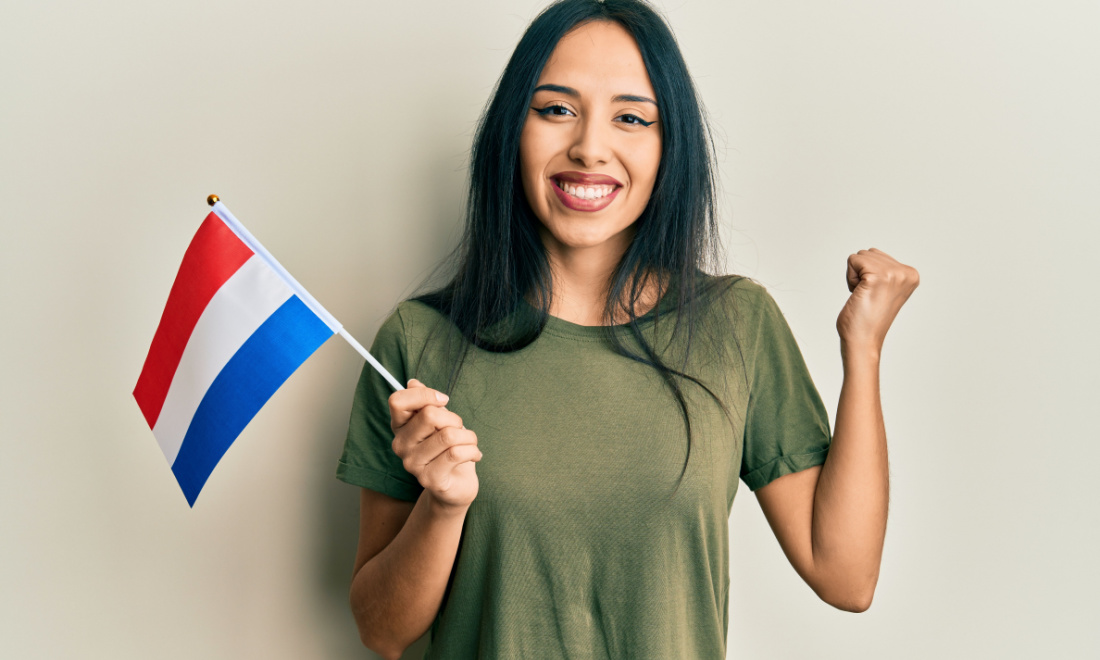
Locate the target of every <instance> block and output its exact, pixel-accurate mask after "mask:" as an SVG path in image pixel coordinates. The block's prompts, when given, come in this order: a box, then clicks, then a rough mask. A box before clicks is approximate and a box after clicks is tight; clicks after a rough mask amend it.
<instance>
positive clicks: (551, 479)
mask: <svg viewBox="0 0 1100 660" xmlns="http://www.w3.org/2000/svg"><path fill="white" fill-rule="evenodd" d="M706 282H707V285H708V288H709V293H707V294H706V295H704V296H703V298H702V301H701V302H702V305H701V310H702V312H701V315H700V320H701V323H700V328H701V330H700V332H698V333H697V334H696V336H695V337H694V338H693V339H692V342H691V350H690V351H689V359H688V361H687V362H686V367H687V368H686V372H687V373H689V374H690V375H692V376H694V377H696V378H698V379H699V380H701V381H702V382H703V383H704V384H706V385H707V387H708V388H710V390H711V391H712V392H713V393H714V394H715V395H717V397H718V398H719V399H720V400H721V402H722V404H724V406H725V408H726V411H725V412H724V411H723V409H722V407H721V406H720V405H718V404H717V403H716V402H715V400H714V398H712V397H711V396H710V395H709V394H707V393H706V392H705V391H704V390H703V389H702V388H700V387H698V386H696V385H694V384H692V383H691V382H688V381H684V380H681V383H682V384H683V391H684V396H685V398H686V400H687V403H688V406H689V410H690V411H691V414H690V420H691V451H690V462H689V464H688V468H687V471H686V473H685V474H684V477H683V480H682V482H681V483H680V484H679V488H678V490H676V492H675V494H674V495H673V490H674V488H675V487H676V485H677V481H678V479H679V477H680V473H681V469H682V467H683V465H684V461H685V458H686V457H687V450H688V435H687V431H686V427H685V424H684V418H683V415H682V413H681V409H680V406H679V404H678V403H677V400H676V398H675V396H674V395H673V394H672V391H671V389H670V388H669V387H668V385H667V384H666V383H665V381H664V380H663V378H662V377H661V375H660V374H659V373H658V372H657V371H655V370H654V369H653V368H652V367H649V366H646V365H644V364H640V363H638V362H635V361H632V360H630V359H628V358H626V357H623V356H621V355H618V354H616V353H615V352H614V351H613V350H612V349H611V348H610V343H609V341H608V340H607V338H606V333H607V332H608V331H609V329H608V328H601V327H587V326H580V325H575V324H573V323H569V322H567V321H564V320H561V319H557V318H551V319H550V321H549V323H548V325H547V326H546V328H545V330H544V331H543V333H542V335H541V336H540V337H539V338H538V339H537V340H536V341H535V342H534V343H532V344H531V345H529V346H527V347H526V348H524V349H522V350H519V351H516V352H513V353H509V354H494V353H488V352H485V351H480V350H474V351H472V352H471V353H470V355H469V357H467V359H466V362H465V364H464V366H463V368H462V370H461V371H460V375H459V379H458V381H457V383H456V385H455V386H454V387H453V388H450V390H449V391H448V394H449V395H450V403H449V405H448V407H449V408H450V409H451V410H453V411H454V412H455V413H457V414H458V415H459V416H461V417H462V419H463V422H464V423H465V426H466V427H467V428H469V429H472V430H474V431H475V432H476V433H477V437H478V446H479V448H480V449H481V451H482V453H483V458H482V460H481V461H480V462H479V463H478V464H477V475H478V479H479V484H480V490H479V493H478V496H477V498H476V499H475V500H474V502H473V503H472V505H471V506H470V509H469V511H468V513H467V516H466V521H465V525H464V528H463V536H462V541H461V544H460V546H459V551H458V556H457V558H456V565H455V570H454V572H453V573H452V576H451V582H450V584H449V585H448V590H447V593H446V595H445V597H444V601H443V606H442V608H441V609H440V613H439V615H438V616H437V617H436V620H435V622H434V623H433V625H432V628H431V636H432V639H431V644H430V646H429V649H428V651H427V653H426V655H425V657H426V658H447V659H448V660H454V659H464V658H507V659H509V660H511V659H514V658H525V659H531V660H539V659H543V658H545V659H548V660H550V659H559V658H584V659H586V660H587V659H589V658H630V659H633V660H645V659H649V658H652V659H654V660H657V659H659V660H669V659H671V658H725V657H726V631H727V629H728V587H729V529H728V523H729V515H730V507H731V506H732V504H733V497H734V494H735V493H736V491H737V485H738V480H739V479H742V480H744V481H745V483H746V484H747V485H748V486H749V488H751V489H757V488H760V487H761V486H764V485H765V484H767V483H768V482H770V481H772V480H773V479H777V478H779V477H781V476H783V475H785V474H789V473H791V472H795V471H798V470H802V469H805V468H808V467H811V466H814V465H819V464H821V463H822V462H824V460H825V456H826V454H827V451H828V447H829V443H830V440H831V432H830V426H829V420H828V415H827V413H826V410H825V407H824V406H823V405H822V402H821V398H820V396H819V395H818V393H817V390H816V389H815V387H814V385H813V382H812V381H811V379H810V375H809V373H808V372H807V369H806V365H805V362H804V360H803V358H802V354H801V352H800V351H799V349H798V346H797V344H796V343H795V339H794V337H793V335H792V334H791V331H790V328H789V327H788V325H787V323H786V320H785V319H784V318H783V315H782V313H781V312H780V310H779V308H778V307H777V306H776V304H775V301H774V300H773V299H772V297H771V296H770V295H769V294H768V293H767V291H766V290H765V289H764V288H763V287H762V286H760V285H759V284H757V283H756V282H754V281H752V280H749V279H745V278H734V277H726V278H707V279H706ZM668 298H669V296H666V300H665V301H663V302H662V305H661V306H660V307H659V309H666V310H667V307H668V305H667V301H668ZM674 321H675V319H674V317H673V316H671V315H670V314H668V313H667V312H666V313H665V314H663V315H660V316H657V317H656V318H655V317H654V316H653V315H647V316H646V317H643V320H642V327H643V333H644V335H645V336H646V337H647V338H649V339H651V340H653V341H654V342H655V345H656V346H658V347H659V349H660V350H661V351H662V355H663V356H664V358H665V359H666V360H667V361H668V363H669V364H671V365H672V366H677V367H683V366H684V365H685V363H684V361H683V356H684V346H685V344H686V341H685V339H684V336H683V334H684V333H683V332H682V331H681V332H680V333H677V334H676V335H675V336H674V339H673V340H672V341H670V337H673V333H672V331H673V327H674V325H675V323H674ZM610 330H611V331H614V332H618V333H620V336H622V337H624V338H625V341H626V343H627V345H628V346H632V347H635V348H636V347H637V344H636V343H634V341H633V340H632V339H631V338H630V335H629V333H628V332H627V330H626V329H625V328H624V327H618V328H614V329H610ZM455 336H457V331H456V330H455V329H454V327H453V326H451V325H450V324H449V322H447V321H445V320H443V317H442V316H441V315H439V314H438V313H437V312H435V311H434V310H432V309H431V308H429V307H427V306H426V305H423V304H421V303H417V302H404V303H401V304H400V305H399V306H398V308H397V311H396V312H395V313H394V314H393V315H392V316H390V318H389V319H388V320H387V321H386V322H385V323H384V324H383V326H382V328H381V329H380V330H379V332H378V336H377V338H376V340H375V342H374V346H373V348H372V353H373V354H374V355H375V356H376V357H377V358H378V359H379V360H380V361H381V362H382V363H383V364H384V365H386V366H387V368H389V369H390V370H391V371H392V372H393V374H394V376H395V377H396V378H397V379H398V380H400V381H402V382H405V381H407V380H408V379H409V378H414V377H415V378H417V379H419V380H421V381H422V382H424V383H425V384H426V385H428V386H430V387H433V388H436V389H440V390H443V391H447V390H448V388H447V382H448V378H449V377H450V374H451V366H452V365H451V363H450V360H449V358H448V353H447V351H445V350H443V349H442V348H440V347H441V346H444V345H445V343H446V342H445V341H444V340H445V339H447V338H448V337H450V338H454V337H455ZM389 394H390V390H389V388H388V386H387V385H386V384H385V382H384V381H383V380H382V378H381V377H379V376H378V375H377V374H375V373H374V372H373V370H372V369H371V368H370V367H369V366H367V367H365V368H364V370H363V374H362V377H361V379H360V382H359V386H358V389H357V390H356V394H355V400H354V405H353V408H352V416H351V424H350V429H349V431H348V439H347V443H346V446H345V449H344V454H343V456H342V458H341V461H340V464H339V467H338V471H337V476H338V477H339V478H340V479H342V480H344V481H346V482H348V483H351V484H354V485H358V486H362V487H364V488H369V489H371V490H375V491H378V492H381V493H385V494H387V495H390V496H392V497H396V498H399V499H403V500H415V499H416V498H417V497H418V496H419V494H420V492H421V490H422V489H421V487H420V485H419V484H418V483H417V481H416V479H415V478H413V477H412V476H411V475H409V474H408V473H407V472H405V470H404V468H403V467H402V465H401V461H400V460H399V459H398V457H397V456H396V455H395V454H394V453H393V451H392V448H391V442H392V439H393V434H392V432H391V430H390V425H389V424H390V422H389V409H388V407H387V401H386V399H387V397H388V396H389ZM727 412H728V415H727Z"/></svg>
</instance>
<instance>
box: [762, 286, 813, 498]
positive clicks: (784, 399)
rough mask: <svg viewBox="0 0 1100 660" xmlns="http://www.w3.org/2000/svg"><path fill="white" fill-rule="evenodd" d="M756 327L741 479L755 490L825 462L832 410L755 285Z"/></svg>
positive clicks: (767, 299) (777, 313)
mask: <svg viewBox="0 0 1100 660" xmlns="http://www.w3.org/2000/svg"><path fill="white" fill-rule="evenodd" d="M754 288H756V290H757V293H758V299H757V301H756V302H755V306H756V309H755V312H756V314H757V321H758V327H757V332H756V341H755V350H754V359H753V361H752V363H751V364H752V367H751V371H750V373H751V381H750V388H749V402H748V412H747V415H746V417H745V436H744V438H745V444H744V449H743V451H742V454H741V480H742V481H744V482H745V484H746V485H747V486H748V487H749V488H750V489H752V490H757V489H758V488H762V487H763V486H766V485H768V484H769V483H771V482H772V481H774V480H776V479H778V478H779V477H782V476H784V475H787V474H791V473H792V472H799V471H801V470H805V469H807V468H810V467H813V466H815V465H820V464H822V463H824V462H825V457H826V455H827V454H828V451H829V444H830V442H831V441H832V432H831V431H830V426H829V415H828V413H827V412H826V410H825V405H824V404H823V403H822V402H821V395H819V394H818V392H817V388H816V387H815V386H814V383H813V380H812V379H811V378H810V373H809V370H808V369H807V367H806V361H805V359H803V357H802V352H801V351H800V350H799V348H798V344H797V343H796V342H795V338H794V334H793V333H792V332H791V328H790V326H789V325H788V324H787V320H786V319H785V318H784V317H783V313H782V312H781V311H780V310H779V306H778V305H777V304H776V303H775V300H774V299H773V298H772V297H771V295H770V294H769V293H768V292H767V290H765V289H764V288H763V287H760V286H759V285H755V287H754Z"/></svg>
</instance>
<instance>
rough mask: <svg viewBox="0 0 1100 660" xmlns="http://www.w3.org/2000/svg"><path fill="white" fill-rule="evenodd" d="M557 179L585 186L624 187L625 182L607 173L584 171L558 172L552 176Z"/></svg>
mask: <svg viewBox="0 0 1100 660" xmlns="http://www.w3.org/2000/svg"><path fill="white" fill-rule="evenodd" d="M550 178H551V179H554V180H555V181H568V182H569V183H576V184H579V185H585V186H618V187H620V188H622V187H623V184H622V183H621V182H619V181H617V180H615V179H612V178H611V177H609V176H607V175H606V174H586V173H584V172H558V173H557V174H555V175H553V176H551V177H550Z"/></svg>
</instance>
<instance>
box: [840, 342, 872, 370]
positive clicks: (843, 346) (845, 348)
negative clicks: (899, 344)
mask: <svg viewBox="0 0 1100 660" xmlns="http://www.w3.org/2000/svg"><path fill="white" fill-rule="evenodd" d="M840 359H841V361H842V362H843V363H844V364H845V366H848V365H853V366H855V365H874V366H877V365H878V364H879V362H880V361H881V359H882V344H880V343H876V342H851V341H845V340H844V339H841V340H840Z"/></svg>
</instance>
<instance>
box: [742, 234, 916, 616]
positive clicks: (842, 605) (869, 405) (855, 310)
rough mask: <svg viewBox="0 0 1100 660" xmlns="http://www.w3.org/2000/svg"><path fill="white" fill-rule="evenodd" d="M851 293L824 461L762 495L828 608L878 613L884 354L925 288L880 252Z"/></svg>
mask: <svg viewBox="0 0 1100 660" xmlns="http://www.w3.org/2000/svg"><path fill="white" fill-rule="evenodd" d="M847 280H848V289H849V290H850V291H851V292H852V295H851V296H850V297H849V298H848V302H847V303H846V304H845V305H844V309H843V310H841V312H840V316H839V317H838V318H837V322H836V327H837V332H838V333H839V334H840V355H841V360H842V363H843V365H844V384H843V385H842V386H841V389H840V403H839V404H838V405H837V412H836V427H835V429H834V431H833V440H832V444H831V446H830V447H829V453H828V457H827V458H826V459H825V463H824V464H823V465H821V466H819V467H814V468H810V469H807V470H802V471H801V472H795V473H793V474H788V475H786V476H783V477H780V478H779V479H776V480H775V481H773V482H771V483H770V484H768V485H767V486H764V487H763V488H760V489H759V490H757V491H756V497H757V500H758V501H759V502H760V507H761V508H762V509H763V511H764V515H765V517H766V518H767V519H768V523H769V524H770V525H771V527H772V530H773V531H774V532H775V536H776V538H777V539H778V540H779V544H780V546H782V548H783V552H784V553H786V555H787V558H788V559H789V560H790V562H791V565H792V566H794V568H795V570H796V571H797V572H798V574H799V575H800V576H802V579H803V580H805V581H806V583H807V584H809V585H810V587H811V588H812V589H813V590H814V592H815V593H817V595H818V596H820V597H821V599H822V600H824V601H825V602H827V603H829V604H830V605H833V606H834V607H837V608H839V609H842V610H847V611H849V612H863V611H864V610H866V609H867V608H868V607H870V606H871V599H872V598H873V596H874V593H875V585H876V584H877V583H878V574H879V566H880V565H881V562H882V546H883V541H884V539H885V537H886V513H887V507H888V500H889V492H890V479H889V465H888V461H887V454H886V425H885V423H884V422H883V418H882V403H881V400H880V398H879V356H880V355H881V353H882V344H883V341H884V340H885V338H886V332H887V330H889V329H890V325H891V323H893V321H894V318H895V317H896V316H897V314H898V311H900V310H901V307H902V305H904V304H905V301H906V300H908V299H909V296H910V294H912V293H913V291H914V290H915V289H916V288H917V285H918V284H919V283H920V275H919V274H918V273H917V271H916V269H914V268H912V267H910V266H906V265H905V264H902V263H899V262H898V261H897V260H895V259H894V258H893V257H891V256H890V255H888V254H886V253H885V252H882V251H881V250H876V249H875V248H871V249H870V250H860V251H859V252H858V253H856V254H853V255H851V256H850V257H848V272H847Z"/></svg>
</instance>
